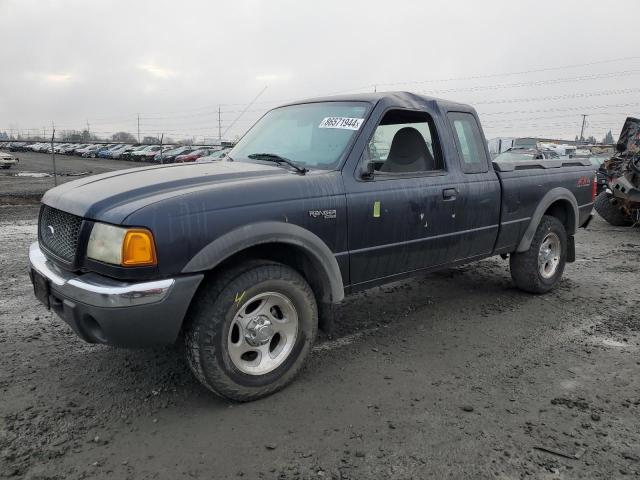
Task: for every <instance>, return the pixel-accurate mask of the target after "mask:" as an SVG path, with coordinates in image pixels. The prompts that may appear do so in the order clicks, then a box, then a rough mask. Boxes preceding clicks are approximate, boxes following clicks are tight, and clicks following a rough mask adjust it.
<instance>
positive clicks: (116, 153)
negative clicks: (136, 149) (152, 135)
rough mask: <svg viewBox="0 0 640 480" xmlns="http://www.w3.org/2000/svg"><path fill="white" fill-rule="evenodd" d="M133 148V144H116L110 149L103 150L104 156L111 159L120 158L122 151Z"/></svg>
mask: <svg viewBox="0 0 640 480" xmlns="http://www.w3.org/2000/svg"><path fill="white" fill-rule="evenodd" d="M132 149H133V145H125V144H123V145H118V146H117V147H115V148H112V149H111V150H109V151H107V152H105V154H104V157H105V158H111V159H116V158H120V155H121V154H122V153H124V152H125V151H130V150H132Z"/></svg>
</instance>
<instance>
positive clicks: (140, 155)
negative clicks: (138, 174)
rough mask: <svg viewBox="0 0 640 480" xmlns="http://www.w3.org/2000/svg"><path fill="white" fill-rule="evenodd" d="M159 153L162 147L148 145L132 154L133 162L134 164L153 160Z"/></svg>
mask: <svg viewBox="0 0 640 480" xmlns="http://www.w3.org/2000/svg"><path fill="white" fill-rule="evenodd" d="M158 152H160V145H148V146H147V147H145V148H143V149H141V150H138V151H136V152H133V153H132V154H131V160H133V161H134V162H145V161H147V160H151V159H153V157H154V156H155V155H156V154H157V153H158Z"/></svg>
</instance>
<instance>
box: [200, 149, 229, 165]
mask: <svg viewBox="0 0 640 480" xmlns="http://www.w3.org/2000/svg"><path fill="white" fill-rule="evenodd" d="M229 150H231V149H230V148H222V149H220V150H215V151H213V152H211V153H210V154H209V155H205V156H203V157H200V158H198V159H197V160H196V162H212V161H215V160H220V159H222V158H224V157H225V156H226V155H227V152H228V151H229Z"/></svg>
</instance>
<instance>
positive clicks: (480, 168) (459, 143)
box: [448, 112, 489, 173]
mask: <svg viewBox="0 0 640 480" xmlns="http://www.w3.org/2000/svg"><path fill="white" fill-rule="evenodd" d="M448 116H449V123H450V124H451V128H452V129H453V137H454V139H455V142H456V148H457V149H458V155H459V156H460V160H461V161H462V171H463V172H464V173H482V172H487V171H488V170H489V162H488V159H487V155H486V152H485V149H484V140H483V139H482V135H481V134H480V129H479V128H478V124H477V123H476V119H475V117H474V116H473V115H471V114H470V113H462V112H450V113H449V115H448Z"/></svg>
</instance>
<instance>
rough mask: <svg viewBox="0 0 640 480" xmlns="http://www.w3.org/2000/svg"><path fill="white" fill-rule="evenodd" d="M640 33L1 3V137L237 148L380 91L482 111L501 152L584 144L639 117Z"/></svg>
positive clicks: (401, 12) (176, 4)
mask: <svg viewBox="0 0 640 480" xmlns="http://www.w3.org/2000/svg"><path fill="white" fill-rule="evenodd" d="M638 18H640V2H638V1H637V0H609V1H607V2H585V1H572V0H555V1H547V0H535V1H529V0H520V1H507V0H504V1H503V0H483V1H482V2H480V1H471V0H469V1H464V0H457V1H455V0H445V1H439V0H432V1H418V0H416V1H406V0H394V1H392V2H391V1H378V0H373V1H372V0H368V1H348V0H339V1H335V0H322V1H313V2H312V1H300V0H298V1H293V0H291V1H286V0H269V1H266V0H265V1H258V0H227V1H219V0H215V1H211V0H209V1H195V0H181V1H164V0H155V1H145V0H128V1H122V0H108V1H107V0H91V1H88V0H0V45H2V47H1V48H0V72H2V74H1V75H0V132H2V131H6V132H8V133H10V132H13V133H17V132H21V133H28V132H29V131H31V132H40V133H42V132H45V133H46V134H47V135H50V131H51V127H52V125H55V126H56V130H58V131H60V130H65V129H76V130H81V129H86V128H89V130H90V131H91V132H92V133H96V134H98V135H102V136H106V135H110V134H112V133H114V132H116V131H121V130H125V131H129V132H131V133H134V134H137V128H138V118H140V130H141V135H142V136H144V135H158V134H160V133H164V135H165V136H169V137H171V138H176V139H178V138H192V137H195V138H196V140H198V139H203V138H217V137H218V134H219V132H220V133H221V134H222V135H223V136H224V137H225V138H230V139H233V138H237V137H238V136H240V135H242V133H243V132H244V131H246V129H247V128H248V127H250V126H251V124H252V123H253V122H255V120H256V119H258V118H259V117H260V116H261V115H262V114H264V112H265V111H266V110H268V109H269V108H273V107H275V106H277V105H278V104H280V103H284V102H287V101H290V100H296V99H300V98H307V97H313V96H319V95H326V94H334V93H359V92H367V91H373V90H374V89H376V90H378V91H385V90H406V91H412V92H416V93H423V94H427V95H432V96H436V97H440V98H446V99H450V100H455V101H460V102H465V103H470V104H472V105H473V106H475V108H476V109H477V110H478V112H479V114H480V119H481V121H482V123H483V126H484V130H485V134H486V135H487V137H489V138H491V137H497V136H504V137H514V136H545V137H553V138H557V137H560V138H566V139H573V138H574V137H575V136H576V135H577V134H579V133H580V128H581V123H582V114H586V115H588V116H587V120H586V127H585V137H587V136H590V135H594V136H595V137H596V138H597V139H602V137H604V135H605V133H606V132H607V131H608V130H609V129H611V130H613V133H614V136H617V134H618V133H619V130H620V128H621V126H622V122H623V121H624V118H625V117H626V116H628V115H636V116H640V83H639V82H638V80H639V79H640V51H638V49H636V48H634V47H635V45H636V44H637V42H635V32H636V31H637V19H638ZM252 101H253V103H251V102H252ZM218 110H220V121H219V119H218ZM244 110H246V112H243V111H244ZM219 127H220V128H219Z"/></svg>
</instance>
